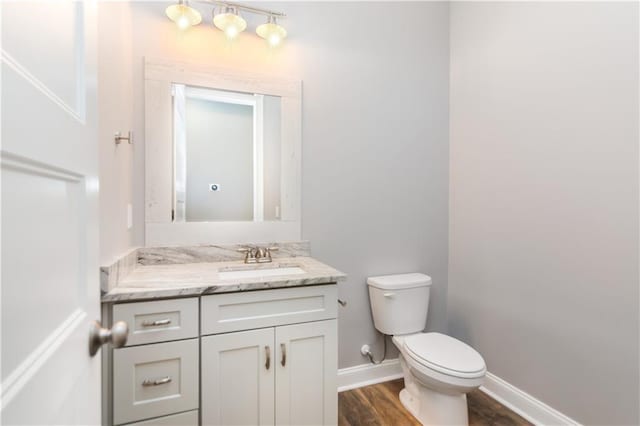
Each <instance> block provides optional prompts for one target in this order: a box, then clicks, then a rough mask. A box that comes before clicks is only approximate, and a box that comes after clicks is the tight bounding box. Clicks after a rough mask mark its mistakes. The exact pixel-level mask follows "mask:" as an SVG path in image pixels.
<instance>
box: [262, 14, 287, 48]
mask: <svg viewBox="0 0 640 426" xmlns="http://www.w3.org/2000/svg"><path fill="white" fill-rule="evenodd" d="M256 34H258V35H259V36H260V37H262V38H263V39H265V40H267V43H269V46H271V47H276V46H278V45H279V44H280V43H282V40H284V39H285V38H286V37H287V30H285V29H284V28H283V27H282V26H280V25H278V24H277V23H276V22H275V19H269V22H267V23H266V24H262V25H260V26H258V28H256Z"/></svg>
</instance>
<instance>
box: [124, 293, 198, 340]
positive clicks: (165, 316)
mask: <svg viewBox="0 0 640 426" xmlns="http://www.w3.org/2000/svg"><path fill="white" fill-rule="evenodd" d="M116 321H125V322H126V323H127V324H128V325H129V337H128V339H127V346H133V345H142V344H146V343H156V342H166V341H169V340H179V339H188V338H191V337H197V336H198V299H197V298H189V299H173V300H160V301H157V302H140V303H122V304H117V305H114V306H113V322H114V323H115V322H116Z"/></svg>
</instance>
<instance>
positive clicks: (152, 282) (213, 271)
mask: <svg viewBox="0 0 640 426" xmlns="http://www.w3.org/2000/svg"><path fill="white" fill-rule="evenodd" d="M285 266H286V267H293V266H297V267H299V268H301V269H303V270H304V273H300V274H295V275H281V276H269V277H252V278H241V279H221V278H220V276H219V271H220V270H223V271H224V270H227V271H228V270H242V269H245V268H246V269H254V268H256V269H273V268H275V267H285ZM344 279H346V275H345V274H343V273H342V272H340V271H337V270H336V269H334V268H332V267H330V266H328V265H325V264H324V263H321V262H319V261H317V260H315V259H313V258H311V257H280V258H277V259H274V261H273V263H264V264H259V265H257V264H252V265H246V264H245V263H244V262H242V261H237V260H236V261H222V262H200V263H180V264H154V265H138V266H136V267H135V269H133V270H132V271H131V272H129V273H128V274H127V275H126V276H125V277H123V278H122V279H121V280H119V282H118V284H117V286H116V287H114V288H112V289H111V290H110V291H108V292H107V293H105V294H104V295H103V296H102V302H103V303H109V302H119V301H131V300H149V299H157V298H166V297H181V296H182V297H184V296H200V295H205V294H217V293H231V292H238V291H249V290H264V289H271V288H285V287H299V286H306V285H315V284H324V283H334V282H338V281H342V280H344Z"/></svg>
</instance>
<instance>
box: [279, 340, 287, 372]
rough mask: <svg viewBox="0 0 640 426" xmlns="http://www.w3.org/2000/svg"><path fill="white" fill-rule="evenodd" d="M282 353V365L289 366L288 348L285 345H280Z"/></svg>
mask: <svg viewBox="0 0 640 426" xmlns="http://www.w3.org/2000/svg"><path fill="white" fill-rule="evenodd" d="M280 351H281V352H282V360H281V361H280V364H282V366H283V367H284V366H285V365H287V346H286V345H285V344H284V343H280Z"/></svg>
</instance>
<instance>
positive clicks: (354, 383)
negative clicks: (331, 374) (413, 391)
mask: <svg viewBox="0 0 640 426" xmlns="http://www.w3.org/2000/svg"><path fill="white" fill-rule="evenodd" d="M401 377H402V369H401V368H400V361H399V360H398V359H397V358H396V359H388V360H386V361H382V363H380V364H377V365H374V364H362V365H356V366H355V367H348V368H342V369H340V370H338V392H344V391H347V390H350V389H356V388H361V387H363V386H369V385H375V384H376V383H382V382H388V381H390V380H395V379H399V378H401Z"/></svg>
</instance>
